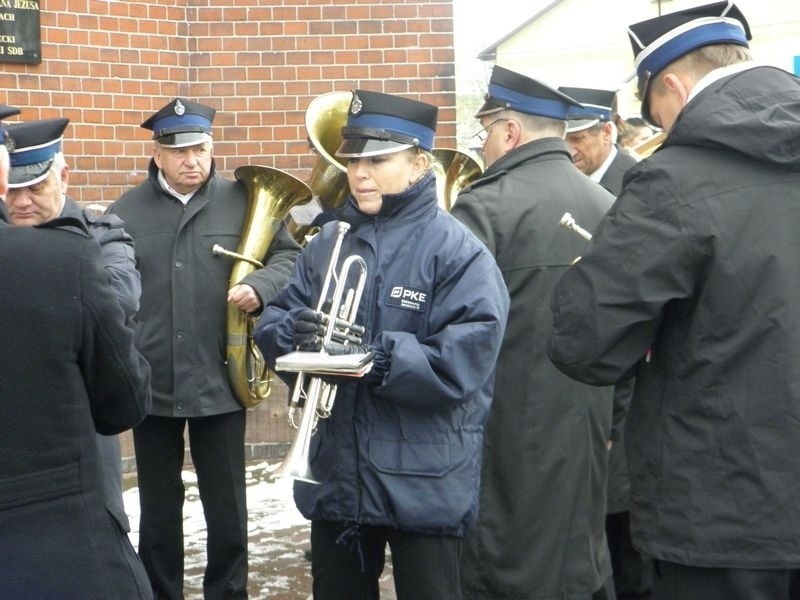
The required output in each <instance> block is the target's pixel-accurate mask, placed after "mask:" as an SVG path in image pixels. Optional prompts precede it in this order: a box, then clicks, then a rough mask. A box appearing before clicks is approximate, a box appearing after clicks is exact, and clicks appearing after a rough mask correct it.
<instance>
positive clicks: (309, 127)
mask: <svg viewBox="0 0 800 600" xmlns="http://www.w3.org/2000/svg"><path fill="white" fill-rule="evenodd" d="M351 98H352V94H350V92H329V93H327V94H322V95H321V96H317V97H316V98H314V99H313V100H312V101H311V103H310V104H309V105H308V108H307V109H306V133H307V134H308V141H309V143H310V144H311V147H312V149H313V151H314V152H315V153H316V154H317V162H316V163H315V164H314V167H313V168H312V169H311V175H310V176H309V179H308V187H309V188H310V189H311V192H312V193H313V196H314V199H315V200H316V201H317V202H318V203H319V206H320V208H321V209H322V210H329V209H332V208H338V207H339V206H341V205H342V204H344V203H345V200H347V196H348V194H349V193H350V186H349V185H348V183H347V166H346V164H344V163H342V162H341V161H340V160H339V159H338V158H336V156H334V152H336V149H337V148H338V147H339V144H341V142H342V134H341V131H342V127H344V126H345V125H346V124H347V109H348V107H349V106H350V99H351ZM309 229H310V227H309V226H307V225H301V224H299V223H297V222H296V221H294V219H289V230H290V231H291V233H292V236H294V239H295V240H297V242H298V243H300V244H303V243H304V240H305V236H306V234H308V233H309Z"/></svg>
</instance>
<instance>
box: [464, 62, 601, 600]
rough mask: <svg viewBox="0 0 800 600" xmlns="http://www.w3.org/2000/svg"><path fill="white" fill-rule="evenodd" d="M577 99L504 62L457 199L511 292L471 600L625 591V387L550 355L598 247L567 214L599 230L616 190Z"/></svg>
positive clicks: (474, 544)
mask: <svg viewBox="0 0 800 600" xmlns="http://www.w3.org/2000/svg"><path fill="white" fill-rule="evenodd" d="M571 106H578V104H577V103H576V102H575V101H574V100H572V99H571V98H569V97H567V96H565V95H564V94H561V93H560V92H558V91H557V90H554V89H551V88H549V87H548V86H546V85H544V84H542V83H540V82H538V81H535V80H533V79H530V78H528V77H525V76H523V75H520V74H518V73H514V72H513V71H509V70H507V69H504V68H502V67H500V66H496V67H495V68H494V71H493V72H492V77H491V81H490V84H489V94H488V99H487V101H486V103H485V104H484V106H483V107H482V108H481V110H480V111H479V112H478V114H477V115H476V116H477V118H478V119H479V120H480V124H481V126H482V127H483V129H482V130H481V133H480V134H479V138H480V141H481V142H482V143H483V156H484V160H485V163H486V165H487V169H486V171H485V172H484V174H483V176H482V177H481V178H479V179H478V180H477V181H475V182H474V183H473V184H472V185H471V186H470V187H468V188H465V190H464V191H463V192H462V193H461V194H460V195H459V196H458V199H457V201H456V203H455V205H454V207H453V209H452V214H453V215H454V216H455V217H456V218H458V219H460V220H462V221H463V222H464V223H465V224H466V225H467V226H468V227H469V228H470V229H471V230H472V231H473V232H474V233H475V234H476V235H477V237H478V238H479V239H480V240H482V241H483V242H484V243H485V244H486V246H487V247H488V248H489V251H490V252H491V253H492V254H493V255H494V257H495V259H496V261H497V264H498V265H499V267H500V271H501V272H502V274H503V278H504V280H505V284H506V287H507V288H508V291H509V294H510V296H511V310H510V316H509V320H508V326H507V328H506V332H505V336H504V338H503V343H502V345H501V347H500V356H499V358H498V363H497V377H496V380H495V382H496V383H495V387H494V400H493V404H492V409H491V412H490V415H489V420H488V422H487V425H486V434H485V438H484V445H483V468H484V471H483V473H484V475H483V477H482V478H481V491H480V512H479V514H478V523H477V525H476V526H475V529H474V531H473V532H472V533H471V534H470V536H469V537H468V538H467V542H466V545H465V550H464V556H463V560H462V564H461V577H462V583H463V588H464V596H465V597H466V598H470V599H471V600H478V599H492V600H497V599H500V598H514V599H515V600H523V599H533V598H536V599H537V600H539V599H546V598H547V599H549V598H559V599H560V600H565V599H567V598H570V599H578V598H581V599H583V598H589V597H595V598H613V591H611V590H609V592H608V595H607V593H606V590H605V585H606V583H607V582H608V581H609V579H610V577H611V564H610V561H609V556H608V549H607V547H606V539H605V532H604V521H605V493H606V492H605V489H606V461H607V449H606V443H607V441H608V439H609V435H610V426H611V410H612V407H611V396H612V390H611V388H595V387H591V386H587V385H582V384H579V383H577V382H575V381H572V380H571V379H570V378H569V377H565V376H564V375H562V374H561V373H559V372H558V371H557V370H556V369H555V368H554V367H553V365H552V364H551V363H550V361H549V360H548V359H547V354H546V349H547V339H548V336H549V334H550V323H551V316H550V310H549V297H550V294H551V292H552V289H553V286H554V285H555V283H556V281H557V280H558V277H559V276H560V275H561V274H562V273H563V272H564V271H566V270H567V268H569V265H570V263H571V262H572V261H573V260H574V258H575V257H576V256H577V255H579V254H580V253H581V251H582V250H583V247H584V244H585V242H584V241H583V240H582V239H581V238H580V237H579V236H577V235H575V234H574V233H571V232H569V231H567V230H565V229H563V228H561V227H559V225H558V223H559V221H560V219H561V217H562V215H563V214H564V212H571V213H572V214H573V215H574V216H575V218H576V220H577V221H578V222H580V223H581V224H582V225H583V226H584V227H588V228H593V227H594V225H595V224H596V223H597V222H598V221H599V220H600V217H601V216H602V215H603V214H604V213H605V212H606V210H608V208H609V207H610V206H611V203H612V202H613V200H614V198H613V196H612V195H611V194H610V193H608V192H607V191H606V190H604V189H603V188H602V187H601V186H600V185H598V184H596V183H594V182H592V181H590V180H589V179H588V178H587V177H585V176H584V175H583V174H581V173H580V172H579V171H578V170H577V169H576V168H575V166H574V165H573V164H572V161H571V159H570V153H569V149H568V148H567V145H566V144H565V143H564V131H565V128H566V116H567V111H568V110H569V108H570V107H571ZM612 590H613V587H612ZM593 595H594V596H593Z"/></svg>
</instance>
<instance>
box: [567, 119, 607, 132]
mask: <svg viewBox="0 0 800 600" xmlns="http://www.w3.org/2000/svg"><path fill="white" fill-rule="evenodd" d="M599 122H600V119H571V120H569V121H567V133H575V132H577V131H583V130H584V129H589V128H590V127H592V126H593V125H596V124H597V123H599Z"/></svg>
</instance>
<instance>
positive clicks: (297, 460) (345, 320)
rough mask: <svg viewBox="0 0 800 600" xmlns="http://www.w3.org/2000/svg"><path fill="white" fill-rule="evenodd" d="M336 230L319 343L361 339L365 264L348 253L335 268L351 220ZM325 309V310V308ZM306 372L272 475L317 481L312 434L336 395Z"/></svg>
mask: <svg viewBox="0 0 800 600" xmlns="http://www.w3.org/2000/svg"><path fill="white" fill-rule="evenodd" d="M338 227H339V231H338V236H337V238H336V242H335V243H334V246H333V250H332V253H331V258H330V261H329V262H328V270H327V272H326V274H325V281H324V283H323V285H322V290H321V292H320V297H319V301H318V302H317V308H316V310H317V313H319V314H320V315H321V317H322V324H323V325H324V326H325V334H324V336H323V339H322V344H323V345H325V344H328V343H329V342H331V341H332V340H333V341H340V342H343V343H356V344H357V343H360V342H361V338H362V336H363V335H364V328H363V327H361V326H359V325H356V324H355V318H356V314H357V313H358V305H359V304H360V302H361V294H362V292H363V290H364V285H365V284H366V280H367V264H366V262H365V261H364V259H363V258H361V257H360V256H358V255H351V256H348V257H347V258H346V259H345V260H344V261H343V263H342V266H341V268H340V270H339V272H338V273H337V272H336V263H337V262H338V260H339V253H340V251H341V247H342V240H343V239H344V236H345V234H346V233H347V231H348V230H349V229H350V224H349V223H345V222H343V221H339V223H338ZM353 268H356V269H358V280H357V283H356V285H355V286H354V287H352V288H350V289H347V290H345V287H346V285H347V280H348V279H349V277H350V274H351V273H350V271H351V270H352V269H353ZM334 281H335V286H334V289H333V293H332V295H331V297H330V298H328V292H329V291H330V288H331V284H332V282H334ZM326 309H327V310H326ZM306 375H310V374H307V373H305V372H302V371H301V372H299V373H298V374H297V380H296V381H295V384H294V388H292V397H291V399H290V401H289V425H290V426H291V427H292V428H293V429H296V430H297V434H296V435H295V439H294V441H293V442H292V445H291V446H290V447H289V450H288V452H287V454H286V458H285V459H284V460H283V462H282V463H281V464H280V466H279V467H278V468H277V469H276V470H275V471H274V472H273V474H272V477H291V478H293V479H298V480H300V481H307V482H308V483H319V482H318V481H317V480H315V479H314V477H313V475H312V473H311V468H310V465H309V450H310V447H311V436H313V435H314V432H315V431H316V429H317V423H318V421H319V419H326V418H328V417H329V416H330V414H331V410H332V409H333V402H334V399H335V397H336V386H335V385H332V384H330V383H328V382H327V381H324V380H323V379H322V378H321V377H315V376H313V375H311V376H310V377H308V378H306ZM298 410H300V411H302V419H301V420H300V423H297V421H296V415H297V411H298Z"/></svg>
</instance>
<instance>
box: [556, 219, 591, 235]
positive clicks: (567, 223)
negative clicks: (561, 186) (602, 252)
mask: <svg viewBox="0 0 800 600" xmlns="http://www.w3.org/2000/svg"><path fill="white" fill-rule="evenodd" d="M558 224H559V225H561V226H562V227H566V228H567V229H570V230H572V231H574V232H575V233H577V234H578V235H579V236H581V237H582V238H583V239H585V240H590V239H592V234H591V233H589V232H588V231H586V230H585V229H584V228H583V227H581V226H580V225H578V224H577V223H576V222H575V219H573V218H572V215H571V214H570V213H568V212H565V213H564V214H563V215H562V217H561V220H560V221H559V222H558Z"/></svg>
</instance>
